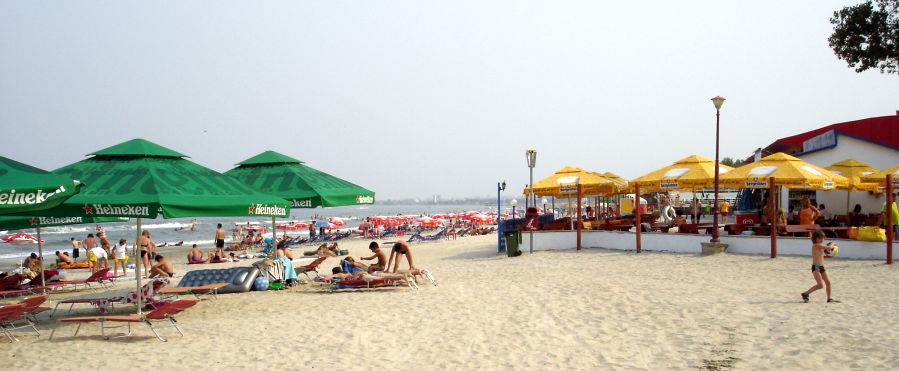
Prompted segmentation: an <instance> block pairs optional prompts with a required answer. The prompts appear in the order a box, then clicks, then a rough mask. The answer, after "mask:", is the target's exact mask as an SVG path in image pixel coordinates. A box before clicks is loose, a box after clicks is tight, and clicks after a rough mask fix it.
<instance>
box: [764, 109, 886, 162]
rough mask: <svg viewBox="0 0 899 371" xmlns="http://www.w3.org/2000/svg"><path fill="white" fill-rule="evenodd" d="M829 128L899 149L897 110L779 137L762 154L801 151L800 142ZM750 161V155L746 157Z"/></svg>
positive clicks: (839, 132)
mask: <svg viewBox="0 0 899 371" xmlns="http://www.w3.org/2000/svg"><path fill="white" fill-rule="evenodd" d="M830 130H834V131H836V132H837V133H838V134H840V135H845V136H849V137H853V138H856V139H861V140H864V141H866V142H870V143H874V144H879V145H882V146H884V147H889V148H892V149H894V150H897V151H899V111H897V112H896V115H893V116H882V117H871V118H867V119H861V120H855V121H847V122H841V123H839V124H832V125H828V126H825V127H822V128H819V129H815V130H812V131H808V132H805V133H802V134H797V135H793V136H790V137H786V138H781V139H778V140H776V141H774V143H771V144H770V145H768V146H767V147H765V148H764V149H762V155H763V156H767V155H769V154H772V153H776V152H785V153H788V154H797V153H801V152H802V143H803V142H805V141H806V140H809V139H811V138H814V137H816V136H818V135H821V134H823V133H826V132H828V131H830ZM747 162H752V157H751V156H750V157H749V159H747Z"/></svg>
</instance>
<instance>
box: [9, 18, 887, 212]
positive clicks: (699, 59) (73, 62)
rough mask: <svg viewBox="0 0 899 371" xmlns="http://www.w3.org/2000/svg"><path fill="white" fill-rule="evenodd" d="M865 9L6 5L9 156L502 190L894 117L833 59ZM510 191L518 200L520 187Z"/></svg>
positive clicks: (438, 190)
mask: <svg viewBox="0 0 899 371" xmlns="http://www.w3.org/2000/svg"><path fill="white" fill-rule="evenodd" d="M854 3H856V1H849V2H838V1H795V2H782V1H753V2H719V1H689V2H672V1H641V2H599V1H265V2H256V1H166V2H147V1H65V2H42V1H29V0H23V1H9V0H3V1H0V55H2V56H3V57H2V58H0V125H2V131H3V133H5V135H6V140H5V141H4V144H3V145H2V146H0V155H2V156H5V157H9V158H12V159H15V160H17V161H21V162H25V163H28V164H31V165H34V166H37V167H40V168H43V169H47V170H54V169H56V168H59V167H62V166H65V165H68V164H70V163H73V162H76V161H79V160H81V159H83V158H84V155H86V154H88V153H90V152H93V151H96V150H99V149H102V148H106V147H108V146H111V145H114V144H118V143H120V142H123V141H126V140H129V139H133V138H144V139H147V140H150V141H153V142H155V143H157V144H160V145H163V146H165V147H168V148H171V149H174V150H176V151H179V152H181V153H184V154H186V155H188V156H190V159H191V160H192V161H195V162H197V163H199V164H202V165H204V166H206V167H209V168H211V169H213V170H216V171H221V172H224V171H227V170H229V169H231V168H232V167H233V165H234V164H236V163H238V162H240V161H242V160H244V159H246V158H249V157H251V156H254V155H256V154H258V153H260V152H263V151H265V150H275V151H278V152H281V153H283V154H286V155H289V156H292V157H295V158H298V159H300V160H302V161H305V162H306V163H307V165H309V166H311V167H313V168H316V169H319V170H322V171H325V172H327V173H330V174H333V175H335V176H338V177H341V178H344V179H346V180H349V181H351V182H354V183H356V184H359V185H361V186H363V187H366V188H368V189H371V190H373V191H375V192H376V193H377V198H378V199H382V200H383V199H401V198H407V197H409V198H418V197H420V198H430V197H431V196H432V195H435V194H436V195H440V196H441V197H443V198H458V197H469V196H474V197H487V196H491V195H493V196H495V194H496V183H497V182H500V181H506V182H507V183H508V186H509V189H508V190H507V191H506V195H504V196H507V197H508V196H509V195H514V194H517V193H520V192H521V190H522V189H523V188H524V186H525V185H526V184H527V183H528V182H529V178H528V176H529V175H528V174H529V173H528V168H527V163H526V160H525V151H526V149H528V148H534V149H536V150H537V164H536V167H535V169H534V177H535V179H536V180H539V179H540V178H543V177H546V176H549V175H550V174H552V173H553V172H554V171H556V170H558V169H559V168H561V167H563V166H566V165H571V166H579V167H582V168H585V169H588V170H591V171H599V172H605V171H612V172H615V173H617V174H619V175H621V176H623V177H625V178H635V177H638V176H640V175H642V174H645V173H648V172H650V171H652V170H655V169H657V168H660V167H663V166H666V165H668V164H670V163H672V162H674V161H676V160H678V159H680V158H683V157H686V156H688V155H691V154H699V155H703V156H706V157H709V158H714V154H715V153H714V151H715V141H714V139H715V109H714V106H713V105H712V103H711V101H710V98H712V97H714V96H716V95H721V96H723V97H725V98H727V100H726V101H725V103H724V106H723V107H722V110H721V132H720V138H721V144H720V148H721V151H720V153H721V157H725V156H728V157H734V158H744V157H747V156H749V155H751V153H752V151H753V150H754V149H755V148H758V147H763V146H766V145H767V144H769V143H771V142H773V141H774V140H776V139H778V138H782V137H785V136H789V135H793V134H798V133H802V132H805V131H808V130H812V129H816V128H819V127H821V126H825V125H829V124H832V123H837V122H844V121H850V120H856V119H862V118H868V117H876V116H887V115H893V114H896V111H897V110H899V99H897V98H899V77H897V76H896V75H884V74H881V73H880V72H878V71H867V72H864V73H856V72H855V71H854V70H853V69H851V68H849V67H848V66H847V65H846V63H845V62H844V61H841V60H838V59H837V58H836V57H835V56H834V55H833V51H832V50H831V49H830V48H829V46H828V45H827V37H828V36H829V35H830V33H831V31H832V25H830V23H829V19H830V17H831V16H832V14H833V12H834V11H835V10H837V9H840V8H842V7H843V6H846V5H851V4H854ZM510 192H511V193H510Z"/></svg>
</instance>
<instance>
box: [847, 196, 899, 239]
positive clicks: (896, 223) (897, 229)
mask: <svg viewBox="0 0 899 371" xmlns="http://www.w3.org/2000/svg"><path fill="white" fill-rule="evenodd" d="M894 197H899V192H897V193H896V196H894ZM856 206H857V205H856ZM888 212H889V213H890V218H892V220H891V222H892V224H893V225H892V228H893V239H896V235H897V234H899V207H897V206H896V199H895V198H893V204H892V205H890V211H887V203H886V201H884V202H883V207H882V208H881V209H880V218H879V219H880V220H879V221H878V223H877V224H878V225H882V226H884V227H887V228H890V227H891V226H888V225H886V223H887V213H888Z"/></svg>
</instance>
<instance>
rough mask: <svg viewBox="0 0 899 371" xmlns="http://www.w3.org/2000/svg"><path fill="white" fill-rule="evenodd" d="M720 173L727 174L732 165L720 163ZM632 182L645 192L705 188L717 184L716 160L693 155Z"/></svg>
mask: <svg viewBox="0 0 899 371" xmlns="http://www.w3.org/2000/svg"><path fill="white" fill-rule="evenodd" d="M718 169H719V170H718V171H719V174H725V173H727V172H729V171H731V170H733V168H732V167H730V166H727V165H720V164H719V165H718ZM630 183H631V184H633V183H639V184H640V190H641V191H644V192H660V191H668V190H676V189H703V188H710V187H714V186H715V161H714V160H712V159H710V158H707V157H703V156H699V155H692V156H687V157H684V158H682V159H680V160H678V161H676V162H675V163H673V164H671V165H668V166H665V167H663V168H661V169H658V170H656V171H653V172H651V173H649V174H646V175H643V176H641V177H639V178H637V179H634V180H631V182H630Z"/></svg>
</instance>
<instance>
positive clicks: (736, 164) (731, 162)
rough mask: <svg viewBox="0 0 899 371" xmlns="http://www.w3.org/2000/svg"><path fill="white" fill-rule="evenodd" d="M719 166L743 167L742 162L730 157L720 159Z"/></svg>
mask: <svg viewBox="0 0 899 371" xmlns="http://www.w3.org/2000/svg"><path fill="white" fill-rule="evenodd" d="M721 165H727V166H730V167H740V166H743V160H734V159H732V158H730V157H725V158H722V159H721Z"/></svg>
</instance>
